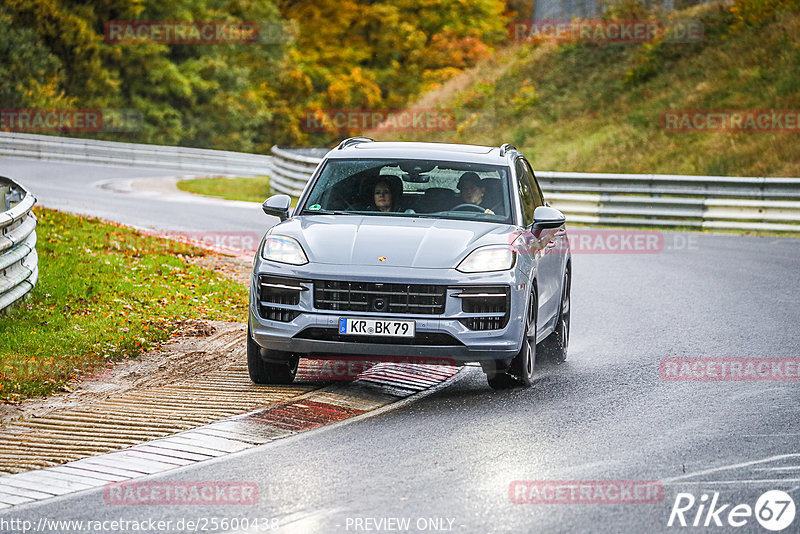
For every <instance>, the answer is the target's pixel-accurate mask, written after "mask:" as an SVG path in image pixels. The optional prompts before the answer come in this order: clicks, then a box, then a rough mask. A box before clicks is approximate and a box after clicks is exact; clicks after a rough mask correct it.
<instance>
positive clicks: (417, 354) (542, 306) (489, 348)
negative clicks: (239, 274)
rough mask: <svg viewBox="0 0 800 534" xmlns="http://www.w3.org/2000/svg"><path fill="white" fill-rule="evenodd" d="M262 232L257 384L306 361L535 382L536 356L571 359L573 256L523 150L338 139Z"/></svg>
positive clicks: (495, 383)
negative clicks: (451, 367)
mask: <svg viewBox="0 0 800 534" xmlns="http://www.w3.org/2000/svg"><path fill="white" fill-rule="evenodd" d="M263 208H264V211H265V212H266V213H267V214H269V215H274V216H277V217H279V218H280V223H278V224H277V225H275V226H273V227H272V228H270V229H269V231H268V232H267V233H266V235H265V236H264V239H263V240H262V242H261V244H260V247H259V251H258V253H257V254H256V258H255V263H254V267H253V276H252V280H251V284H250V313H249V328H248V341H247V361H248V367H249V371H250V377H251V379H252V380H253V382H255V383H257V384H286V383H290V382H292V381H293V380H294V377H295V374H296V372H297V366H298V361H299V358H301V357H310V358H339V359H347V358H360V359H363V358H365V357H369V359H372V360H381V359H388V360H392V359H397V358H422V359H434V360H435V359H438V360H439V361H442V362H449V363H453V364H456V365H460V364H463V363H466V362H480V364H481V367H482V368H483V370H484V372H485V373H486V375H487V378H488V381H489V385H490V386H491V387H493V388H495V389H501V388H507V387H511V386H514V385H520V386H523V387H527V386H529V385H530V384H531V382H532V380H533V368H534V364H535V361H536V357H537V355H538V356H539V357H540V358H541V357H546V358H548V359H551V360H554V361H556V362H561V361H563V360H564V359H565V358H566V354H567V344H568V340H569V324H570V275H571V256H570V251H569V243H568V241H567V236H566V229H565V219H564V215H563V214H562V213H561V212H559V211H558V210H556V209H554V208H551V207H549V205H548V204H547V203H546V202H545V201H544V198H543V196H542V192H541V189H540V188H539V185H538V183H537V182H536V178H535V176H534V173H533V170H532V169H531V166H530V164H529V163H528V162H527V160H526V159H525V157H524V156H523V155H522V154H521V153H520V152H519V151H518V150H517V149H516V148H515V147H513V146H512V145H509V144H505V145H503V146H500V147H485V146H472V145H455V144H439V143H387V142H373V141H372V140H371V139H366V138H352V139H347V140H345V141H342V143H341V144H340V145H339V146H338V147H337V148H335V149H333V150H331V151H330V152H329V153H328V154H327V155H326V156H325V157H324V159H323V160H322V162H321V163H320V165H319V166H318V167H317V169H316V170H315V171H314V174H313V176H312V177H311V179H310V180H309V182H308V185H307V186H306V188H305V190H304V191H303V194H302V196H301V197H300V199H299V201H298V202H297V207H296V208H295V209H294V210H291V209H290V199H289V197H288V196H286V195H276V196H273V197H270V198H268V199H267V200H266V201H265V202H264V205H263Z"/></svg>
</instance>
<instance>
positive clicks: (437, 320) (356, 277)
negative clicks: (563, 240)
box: [250, 258, 530, 364]
mask: <svg viewBox="0 0 800 534" xmlns="http://www.w3.org/2000/svg"><path fill="white" fill-rule="evenodd" d="M343 273H346V274H343ZM260 275H269V276H279V277H288V278H295V279H297V280H308V281H313V280H334V281H358V282H377V283H391V284H431V285H437V286H447V290H446V297H445V307H444V313H442V314H437V315H427V314H425V315H422V314H402V313H386V312H383V313H379V312H366V311H365V312H361V311H358V312H352V311H328V310H319V309H316V308H315V307H314V289H313V282H303V283H302V284H301V285H302V286H304V287H306V288H307V290H305V291H302V292H300V298H299V303H298V304H297V305H284V306H282V307H283V308H286V309H289V310H292V311H296V312H299V314H298V315H297V316H296V317H294V318H293V319H292V320H291V321H287V322H283V321H274V320H268V319H265V318H263V317H262V316H261V315H260V314H259V299H258V295H259V290H258V289H259V288H258V283H259V276H260ZM529 284H530V281H529V280H528V279H527V277H525V276H522V275H520V273H518V272H517V271H516V270H514V269H512V270H509V271H502V272H496V273H480V274H464V273H461V272H458V271H456V270H455V269H413V268H403V267H390V266H380V267H377V268H373V267H370V268H369V270H366V269H365V270H364V271H363V272H359V268H358V267H352V266H347V267H346V266H341V265H328V264H307V265H303V266H299V267H295V266H288V265H282V264H276V263H273V262H267V261H264V260H261V259H260V258H257V260H256V265H255V269H254V271H253V276H252V278H251V282H250V328H251V331H252V336H253V339H254V341H255V342H256V343H257V344H258V345H259V346H261V347H262V348H264V349H269V350H279V351H287V352H294V353H299V354H301V355H303V356H308V357H337V358H347V357H348V356H350V357H357V358H363V357H369V358H370V359H377V360H380V359H395V358H424V359H431V358H435V359H437V360H443V361H447V362H451V363H454V364H462V363H466V362H481V361H491V360H504V361H510V360H511V359H512V358H513V357H514V356H515V355H516V354H517V352H519V349H520V345H521V340H522V330H523V328H524V325H525V310H526V309H527V298H528V294H529V292H530V287H529ZM487 285H490V286H506V287H509V288H510V293H509V310H508V321H507V324H506V325H505V326H504V327H503V328H502V329H498V330H470V329H469V328H467V326H465V325H464V324H463V323H462V322H461V321H459V319H464V318H466V317H469V314H465V313H464V312H463V311H462V306H461V300H462V299H460V298H458V297H455V296H454V295H456V294H458V293H460V292H461V291H462V290H463V289H466V288H469V287H474V286H487ZM340 317H360V318H381V319H405V320H414V321H415V323H416V336H415V338H414V339H403V338H388V339H387V338H371V337H367V336H363V337H362V336H340V335H339V334H338V324H339V318H340Z"/></svg>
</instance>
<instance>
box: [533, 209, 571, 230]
mask: <svg viewBox="0 0 800 534" xmlns="http://www.w3.org/2000/svg"><path fill="white" fill-rule="evenodd" d="M565 222H567V218H566V217H564V214H563V213H561V212H560V211H558V210H557V209H555V208H551V207H549V206H539V207H538V208H536V209H535V210H533V228H534V229H535V230H541V229H545V228H558V227H559V226H561V225H563V224H564V223H565Z"/></svg>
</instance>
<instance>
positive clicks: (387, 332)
mask: <svg viewBox="0 0 800 534" xmlns="http://www.w3.org/2000/svg"><path fill="white" fill-rule="evenodd" d="M415 324H416V323H414V321H387V320H384V319H357V318H352V317H340V318H339V333H340V334H352V335H356V336H387V337H414V326H415Z"/></svg>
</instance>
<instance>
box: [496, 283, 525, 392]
mask: <svg viewBox="0 0 800 534" xmlns="http://www.w3.org/2000/svg"><path fill="white" fill-rule="evenodd" d="M535 302H536V294H535V293H534V294H532V295H531V302H530V304H529V305H528V313H527V318H526V320H525V330H524V333H523V336H522V346H521V347H520V349H519V352H518V353H517V355H516V356H515V357H514V359H513V360H511V365H510V366H509V367H508V369H507V370H505V371H501V370H498V369H497V368H495V369H493V370H489V371H486V381H487V382H488V383H489V387H491V388H492V389H496V390H501V389H508V388H511V387H515V386H516V387H523V388H528V387H531V385H533V371H534V368H535V367H536V312H535V308H534V303H535ZM531 329H533V333H532V334H531V333H530V330H531ZM531 340H533V341H531Z"/></svg>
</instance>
